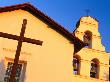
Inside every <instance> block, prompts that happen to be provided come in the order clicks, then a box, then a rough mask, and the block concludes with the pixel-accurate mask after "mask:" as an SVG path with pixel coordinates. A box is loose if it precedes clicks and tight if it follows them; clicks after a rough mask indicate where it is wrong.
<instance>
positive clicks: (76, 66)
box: [73, 55, 80, 75]
mask: <svg viewBox="0 0 110 82" xmlns="http://www.w3.org/2000/svg"><path fill="white" fill-rule="evenodd" d="M79 69H80V57H79V56H78V55H75V56H74V57H73V72H74V74H75V75H79V72H80V70H79Z"/></svg>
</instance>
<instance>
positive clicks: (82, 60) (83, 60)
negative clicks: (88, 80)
mask: <svg viewBox="0 0 110 82" xmlns="http://www.w3.org/2000/svg"><path fill="white" fill-rule="evenodd" d="M80 61H81V62H87V63H91V61H89V60H85V59H81V60H80ZM99 65H100V66H104V67H110V65H109V64H104V63H99Z"/></svg>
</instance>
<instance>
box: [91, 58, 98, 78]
mask: <svg viewBox="0 0 110 82" xmlns="http://www.w3.org/2000/svg"><path fill="white" fill-rule="evenodd" d="M99 63H100V62H99V60H98V59H97V58H94V59H92V60H91V66H90V77H92V78H99V68H100V66H99Z"/></svg>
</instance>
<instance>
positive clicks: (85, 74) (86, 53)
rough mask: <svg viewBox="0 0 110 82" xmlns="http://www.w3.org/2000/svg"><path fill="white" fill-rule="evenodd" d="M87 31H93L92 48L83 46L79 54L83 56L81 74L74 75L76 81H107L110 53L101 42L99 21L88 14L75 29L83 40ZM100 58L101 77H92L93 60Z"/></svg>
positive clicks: (77, 35) (76, 33)
mask: <svg viewBox="0 0 110 82" xmlns="http://www.w3.org/2000/svg"><path fill="white" fill-rule="evenodd" d="M85 31H90V32H92V48H83V49H81V50H80V51H79V52H78V53H77V54H74V55H78V56H80V57H81V61H80V62H81V66H80V74H79V75H74V76H73V80H75V82H107V81H108V80H109V54H108V53H107V52H105V47H104V46H103V44H102V42H101V36H100V33H99V32H98V22H97V21H96V20H95V19H94V18H92V17H90V16H88V17H82V18H81V19H80V24H79V26H78V27H77V29H76V31H75V36H76V37H78V38H79V39H80V40H82V41H83V36H84V32H85ZM95 58H96V59H98V60H99V70H98V72H99V77H98V78H90V66H91V60H93V59H95Z"/></svg>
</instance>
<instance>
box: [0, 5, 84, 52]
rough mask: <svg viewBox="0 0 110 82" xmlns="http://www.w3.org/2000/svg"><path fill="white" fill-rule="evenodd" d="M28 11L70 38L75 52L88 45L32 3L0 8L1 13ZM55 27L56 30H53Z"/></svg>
mask: <svg viewBox="0 0 110 82" xmlns="http://www.w3.org/2000/svg"><path fill="white" fill-rule="evenodd" d="M19 9H22V10H26V11H28V12H30V13H31V14H33V15H34V16H36V17H38V18H40V19H41V20H42V21H44V22H45V23H47V24H48V25H50V26H51V27H52V29H55V30H56V31H57V32H59V33H61V34H62V35H64V36H65V37H66V38H68V39H69V40H70V41H72V43H74V46H75V47H76V50H75V52H77V51H79V50H80V49H81V48H82V47H84V46H85V45H86V44H85V43H83V42H82V41H81V40H79V39H78V38H77V37H75V36H74V35H72V33H70V32H69V31H68V30H66V29H65V28H64V27H63V26H61V25H60V24H58V23H57V22H55V21H54V20H53V19H51V18H50V17H48V16H47V15H46V14H44V13H43V12H41V11H40V10H38V9H37V8H35V7H34V6H33V5H31V4H30V3H24V4H17V5H12V6H6V7H0V13H2V12H7V11H14V10H19ZM53 27H54V28H53Z"/></svg>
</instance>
